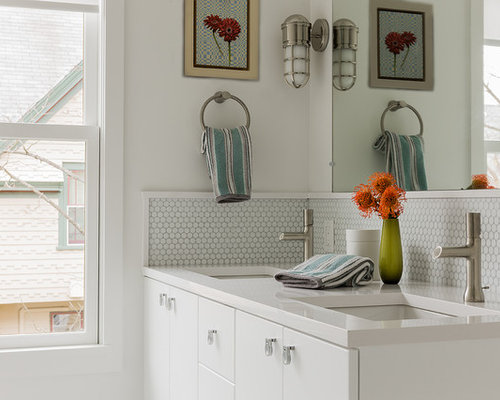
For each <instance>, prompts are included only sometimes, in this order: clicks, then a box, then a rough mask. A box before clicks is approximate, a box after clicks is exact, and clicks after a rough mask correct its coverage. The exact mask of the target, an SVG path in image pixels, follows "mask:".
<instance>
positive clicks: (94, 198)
mask: <svg viewBox="0 0 500 400" xmlns="http://www.w3.org/2000/svg"><path fill="white" fill-rule="evenodd" d="M0 136H1V137H2V138H6V139H30V140H32V139H40V140H64V141H75V142H82V141H83V142H85V144H86V146H85V165H86V168H85V182H86V190H85V206H86V209H87V212H86V213H85V227H86V228H85V250H84V252H85V275H84V287H85V298H84V301H85V307H84V312H85V330H84V331H82V332H71V333H64V334H57V335H56V334H54V333H46V334H29V335H28V334H17V335H5V336H0V348H1V349H12V348H30V347H39V346H43V347H47V346H68V345H86V344H97V343H98V319H99V315H98V299H99V280H98V278H99V263H98V242H99V236H98V232H99V228H98V227H99V221H98V216H99V211H98V207H99V128H98V127H96V126H81V125H45V124H38V125H37V124H22V123H21V124H18V123H0Z"/></svg>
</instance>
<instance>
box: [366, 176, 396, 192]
mask: <svg viewBox="0 0 500 400" xmlns="http://www.w3.org/2000/svg"><path fill="white" fill-rule="evenodd" d="M368 184H369V185H370V186H371V187H372V188H373V192H374V194H375V196H377V197H380V196H382V194H383V193H384V192H385V190H386V189H387V188H388V187H390V186H393V185H395V184H396V179H394V177H393V176H392V175H391V174H389V173H388V172H375V173H374V174H373V175H371V176H370V177H369V178H368Z"/></svg>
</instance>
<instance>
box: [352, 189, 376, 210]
mask: <svg viewBox="0 0 500 400" xmlns="http://www.w3.org/2000/svg"><path fill="white" fill-rule="evenodd" d="M352 200H353V201H354V203H356V205H357V206H358V208H359V210H360V211H361V214H362V215H363V217H365V218H367V217H369V216H370V215H371V214H372V213H373V212H374V211H375V209H376V205H377V202H376V200H375V197H373V194H372V191H371V187H370V186H368V185H363V184H361V185H358V186H356V187H355V188H354V195H353V196H352Z"/></svg>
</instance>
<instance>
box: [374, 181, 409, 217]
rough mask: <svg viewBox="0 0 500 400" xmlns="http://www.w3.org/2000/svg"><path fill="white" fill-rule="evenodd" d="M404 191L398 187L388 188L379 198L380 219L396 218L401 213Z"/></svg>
mask: <svg viewBox="0 0 500 400" xmlns="http://www.w3.org/2000/svg"><path fill="white" fill-rule="evenodd" d="M403 201H406V196H405V191H404V190H403V189H401V188H399V187H398V186H396V185H394V186H389V187H388V188H387V189H385V191H384V193H383V194H382V197H381V198H380V204H379V210H378V212H379V214H380V216H381V217H382V219H389V218H398V217H399V216H400V215H401V214H402V213H403Z"/></svg>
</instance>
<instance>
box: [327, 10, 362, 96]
mask: <svg viewBox="0 0 500 400" xmlns="http://www.w3.org/2000/svg"><path fill="white" fill-rule="evenodd" d="M358 32H359V28H358V27H357V26H356V25H355V24H354V22H352V21H351V20H349V19H346V18H343V19H339V20H337V21H335V22H334V23H333V86H334V87H335V88H336V89H338V90H343V91H345V90H349V89H350V88H352V87H353V86H354V84H355V83H356V64H357V63H356V51H357V50H358Z"/></svg>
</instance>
